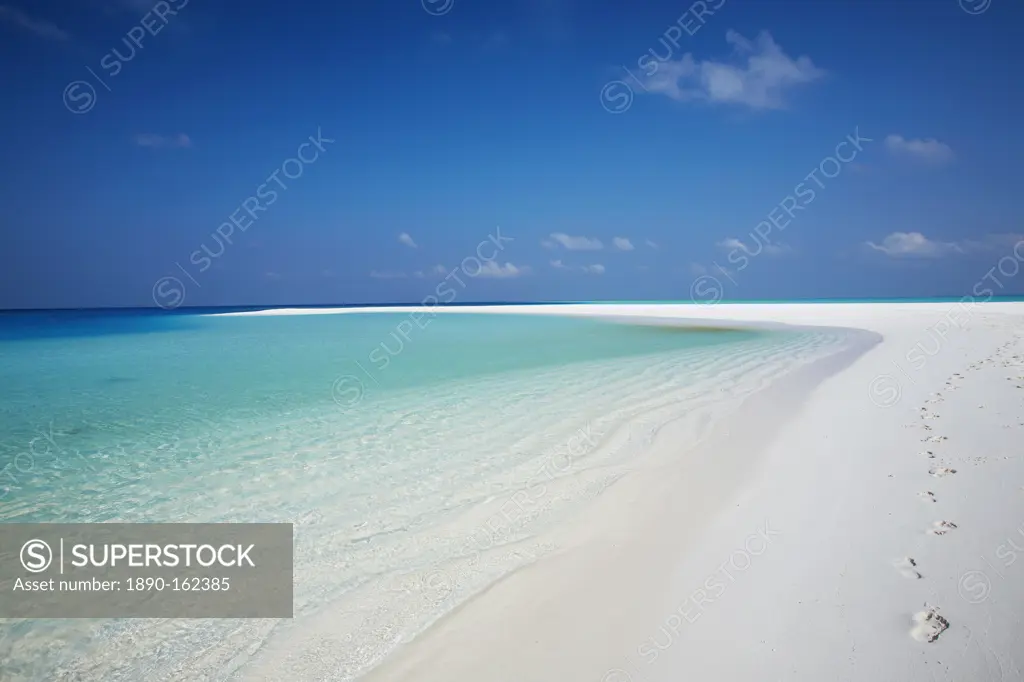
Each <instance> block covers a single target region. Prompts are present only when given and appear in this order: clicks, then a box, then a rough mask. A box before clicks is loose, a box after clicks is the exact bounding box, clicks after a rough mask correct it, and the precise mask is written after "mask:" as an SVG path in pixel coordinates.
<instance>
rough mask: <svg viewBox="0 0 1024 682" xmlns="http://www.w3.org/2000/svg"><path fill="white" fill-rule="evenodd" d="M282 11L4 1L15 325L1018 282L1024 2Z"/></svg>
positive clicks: (472, 0)
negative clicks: (134, 310) (158, 313)
mask: <svg viewBox="0 0 1024 682" xmlns="http://www.w3.org/2000/svg"><path fill="white" fill-rule="evenodd" d="M296 7H297V6H293V5H290V4H288V3H269V2H261V1H256V2H251V3H246V4H245V5H244V8H243V7H241V6H239V5H237V4H234V3H222V2H216V1H210V0H207V1H206V2H199V1H198V0H166V2H150V1H149V0H83V1H81V2H62V3H57V2H49V1H47V0H32V1H31V2H28V1H27V0H0V56H2V59H3V63H4V68H3V69H2V70H0V79H2V83H0V85H2V90H3V92H4V93H5V103H6V104H7V106H5V107H4V108H3V112H2V113H0V116H3V117H4V119H5V120H3V126H2V130H3V133H2V134H0V157H2V158H3V159H4V161H5V163H4V164H3V165H2V170H0V173H2V177H0V186H2V187H3V194H4V202H3V208H4V210H3V212H2V213H0V240H2V241H0V307H3V308H27V307H101V306H152V305H154V303H156V304H158V305H162V306H164V307H175V306H178V305H185V306H193V305H283V304H328V303H369V302H398V301H404V302H414V301H420V300H422V299H424V297H427V296H431V295H438V290H439V287H440V286H441V285H442V283H445V282H446V283H447V285H448V286H447V287H446V288H445V289H444V291H445V292H446V293H445V295H444V296H441V297H440V298H441V299H442V300H448V299H449V298H452V300H455V301H458V302H469V301H474V300H488V301H494V300H508V301H514V300H609V299H622V300H638V299H644V300H647V299H667V300H688V299H690V298H691V296H692V295H694V294H696V295H697V296H698V297H705V298H706V297H707V296H711V295H714V296H725V297H726V298H728V299H759V298H819V297H884V296H893V297H919V296H931V295H937V296H961V295H963V294H967V293H970V292H971V291H972V289H973V288H975V286H976V285H977V283H978V282H979V281H982V280H983V279H985V278H986V276H987V277H988V281H989V282H990V283H991V282H993V280H996V279H997V280H998V282H999V284H998V286H995V285H993V286H992V287H991V288H992V289H994V291H995V293H998V294H1016V293H1021V292H1024V274H1018V273H1017V272H1016V270H1017V268H1018V267H1019V266H1020V263H1021V261H1022V260H1024V245H1021V246H1020V247H1017V250H1016V254H1015V252H1014V248H1015V244H1016V243H1017V241H1018V240H1019V239H1020V238H1021V237H1020V234H1021V233H1024V225H1022V221H1021V216H1022V210H1021V209H1022V196H1021V192H1020V180H1021V173H1020V172H1019V170H1018V169H1017V167H1016V164H1017V163H1018V161H1019V159H1021V158H1024V134H1022V132H1021V130H1020V126H1019V121H1018V120H1017V117H1018V116H1019V111H1020V108H1021V104H1022V100H1024V98H1022V90H1024V85H1022V84H1024V79H1022V78H1021V71H1022V65H1024V47H1022V45H1021V42H1020V40H1019V35H1018V32H1019V28H1020V26H1022V25H1024V24H1022V21H1021V20H1022V19H1024V6H1022V5H1021V3H1019V2H1015V1H1012V0H960V1H959V2H958V0H920V1H911V0H907V1H900V0H891V1H886V2H873V1H868V0H857V1H849V2H844V1H841V0H821V1H819V2H796V1H794V2H773V1H770V0H758V1H753V0H705V1H704V2H692V0H686V1H684V2H663V1H661V0H657V1H655V0H652V1H650V2H645V3H627V2H622V1H621V0H620V1H618V2H612V1H610V0H608V1H605V0H591V1H587V0H509V1H508V2H500V3H495V2H479V1H476V0H422V2H421V0H402V1H398V0H381V1H379V2H373V3H339V2H309V3H303V4H302V8H301V10H300V9H297V8H296ZM812 173H813V175H812ZM808 190H812V191H813V195H808ZM499 229H500V235H501V237H500V238H497V239H495V236H496V235H497V234H499V233H498V232H497V230H499ZM218 230H220V233H221V234H217V231H218ZM496 243H500V246H501V248H500V249H498V248H497V247H495V246H493V244H496ZM481 244H485V245H486V244H491V245H492V246H483V247H482V246H481ZM992 268H997V271H995V272H993V271H992ZM999 269H1001V272H999V271H998V270H999ZM709 287H710V288H711V289H713V290H714V291H715V292H717V293H715V294H708V293H707V292H708V291H709ZM449 291H451V292H454V293H452V294H449V293H447V292H449Z"/></svg>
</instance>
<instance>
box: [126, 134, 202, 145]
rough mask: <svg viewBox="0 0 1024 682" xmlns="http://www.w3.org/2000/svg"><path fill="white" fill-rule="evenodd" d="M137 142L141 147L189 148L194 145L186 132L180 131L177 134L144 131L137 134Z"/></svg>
mask: <svg viewBox="0 0 1024 682" xmlns="http://www.w3.org/2000/svg"><path fill="white" fill-rule="evenodd" d="M135 144H137V145H138V146H140V147H152V148H154V149H159V148H167V147H180V148H187V147H191V146H192V140H191V138H189V136H188V135H186V134H185V133H178V134H177V135H156V134H152V133H143V134H141V135H136V136H135Z"/></svg>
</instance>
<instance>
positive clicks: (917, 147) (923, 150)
mask: <svg viewBox="0 0 1024 682" xmlns="http://www.w3.org/2000/svg"><path fill="white" fill-rule="evenodd" d="M885 146H886V148H887V149H888V150H889V151H890V152H891V153H893V154H896V155H899V156H907V157H911V158H914V159H918V160H920V161H925V162H928V163H935V164H939V163H945V162H947V161H952V160H953V150H952V149H951V148H950V146H949V145H948V144H945V143H944V142H939V141H938V140H935V139H931V138H929V139H927V140H921V139H913V140H908V139H905V138H904V137H903V136H902V135H889V136H888V137H886V138H885Z"/></svg>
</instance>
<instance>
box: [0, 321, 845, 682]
mask: <svg viewBox="0 0 1024 682" xmlns="http://www.w3.org/2000/svg"><path fill="white" fill-rule="evenodd" d="M840 343H841V336H840V335H837V334H835V333H834V332H807V331H792V332H771V333H768V332H762V331H749V330H715V331H711V330H690V329H679V328H665V327H653V326H639V325H626V324H616V323H610V322H601V321H594V320H582V319H559V318H554V317H548V316H525V315H524V316H512V315H501V316H495V315H476V314H457V315H438V316H437V317H435V318H421V319H419V320H418V321H417V320H416V319H415V318H413V317H410V315H408V314H398V313H394V314H365V313H357V314H344V315H310V316H252V317H210V316H196V315H170V316H154V315H142V314H133V313H130V312H125V313H118V314H60V313H55V314H22V315H12V316H0V395H2V398H3V400H2V405H3V407H2V411H0V469H2V472H0V475H2V478H0V496H2V497H0V522H8V523H10V522H27V521H64V522H84V521H114V520H118V521H129V522H143V521H145V522H170V521H218V522H227V521H285V522H292V523H295V524H297V528H296V551H295V584H296V589H295V595H296V596H295V614H296V617H295V619H294V620H291V621H233V620H218V621H116V620H109V621H95V622H92V621H90V622H81V621H77V622H72V621H22V622H18V623H0V661H2V662H3V663H4V668H5V675H7V676H8V677H10V679H15V680H50V679H55V678H56V677H59V676H60V675H64V676H66V677H67V679H80V680H104V681H110V680H135V679H142V678H143V677H144V678H145V679H149V680H157V679H167V680H172V679H198V678H200V677H203V676H206V677H207V678H209V679H285V678H288V679H295V680H303V679H339V680H341V679H352V678H353V677H354V676H355V675H356V674H357V673H358V672H359V671H361V670H364V669H365V668H366V667H368V666H369V665H372V664H373V663H374V662H376V661H378V660H380V658H381V657H382V656H384V655H386V654H387V653H388V651H390V650H391V649H392V648H394V647H395V646H398V645H399V644H400V643H401V641H406V640H407V639H408V638H410V637H412V636H414V635H415V634H416V633H417V632H420V631H422V629H423V628H424V627H426V626H427V625H429V623H430V622H433V620H435V619H436V618H438V617H440V616H441V615H443V614H444V613H446V612H448V611H450V610H451V609H453V608H455V607H456V606H457V605H458V603H460V602H461V601H464V600H465V599H467V598H469V597H470V596H472V594H474V593H475V592H477V591H479V590H481V589H484V588H485V587H486V586H487V585H488V584H490V583H492V582H493V581H494V580H497V579H499V578H500V577H501V576H502V575H504V574H507V572H508V571H510V570H514V569H515V568H516V567H517V566H520V565H522V564H523V563H524V562H528V561H531V560H534V559H536V558H537V557H539V556H542V555H543V554H545V553H546V552H549V551H551V550H552V548H551V547H549V546H547V545H545V544H544V543H543V542H541V541H540V540H538V538H541V537H542V536H543V531H544V530H545V529H547V528H551V527H553V526H554V525H556V524H558V523H560V522H561V521H562V520H564V519H566V518H568V517H569V516H570V515H571V514H573V513H576V512H577V511H578V510H579V509H582V508H583V507H584V506H585V504H586V503H587V502H588V501H589V500H591V499H593V497H594V496H596V495H598V494H600V492H601V490H603V489H605V488H606V487H607V486H608V485H611V484H612V483H613V482H614V481H615V480H616V479H617V477H619V476H621V475H624V474H625V473H627V472H628V471H629V469H630V467H633V466H636V464H637V462H639V461H641V460H642V456H643V452H644V444H645V443H647V442H649V440H650V438H651V437H653V433H654V430H655V429H656V428H657V426H658V425H659V424H661V423H665V422H667V421H668V420H671V419H677V418H682V417H685V418H691V417H692V418H693V419H694V420H695V423H697V422H698V421H701V420H705V418H706V417H708V415H709V414H710V413H711V411H713V410H715V409H718V407H717V406H718V405H720V404H724V403H725V402H728V401H735V400H737V399H739V398H742V397H743V396H744V395H747V394H749V393H750V392H751V391H753V390H755V389H756V388H758V387H760V386H763V385H765V383H766V382H769V381H770V380H772V378H773V377H775V376H777V375H778V374H779V373H781V372H782V371H783V370H784V369H786V368H787V366H786V363H790V364H799V363H801V362H807V361H810V360H811V359H814V358H816V357H819V356H821V355H823V354H827V353H828V352H831V350H830V349H834V348H835V347H838V345H839V344H840ZM698 417H699V419H698ZM638 424H639V425H640V426H641V431H636V430H635V427H636V426H637V425H638ZM567 443H572V444H573V446H572V447H571V448H567ZM568 450H571V453H570V454H571V456H569V455H567V454H566V453H567V451H568ZM555 463H557V466H556V465H555ZM539 476H543V477H544V479H543V480H544V483H543V485H542V487H538V485H537V481H538V477H539ZM541 488H542V489H543V495H540V496H539V497H538V499H536V500H534V501H533V502H532V507H531V511H530V514H529V515H527V517H526V518H524V519H520V520H518V521H517V522H516V523H515V524H509V525H508V527H506V528H503V529H502V531H501V533H500V537H499V535H496V534H495V531H494V524H493V523H490V520H492V519H493V514H494V506H495V505H501V504H502V503H503V502H504V501H506V500H507V498H508V496H509V495H511V494H513V493H516V492H517V491H522V490H526V489H529V490H533V491H536V490H540V489H541ZM483 528H487V529H489V530H488V531H487V532H486V533H481V529H483ZM438 575H440V576H444V578H443V579H442V580H441V581H440V583H438V580H437V579H436V577H437V576H438ZM427 578H429V579H427ZM438 584H441V585H443V586H444V589H443V590H441V592H442V593H441V594H439V593H438V590H437V585H438ZM425 585H432V586H433V587H430V588H429V589H428V588H425V587H424V586H425ZM339 614H341V615H339ZM342 616H344V617H342ZM339 619H340V620H339ZM346 619H347V620H346ZM342 631H344V633H345V634H344V635H342V634H341V633H342ZM125 637H131V639H132V641H133V642H134V645H133V647H132V649H131V650H130V651H129V650H126V649H125V648H124V647H121V646H117V645H116V643H117V642H118V641H122V640H124V638H125ZM326 637H332V638H335V639H336V640H337V641H336V643H335V645H334V646H331V647H328V648H329V651H328V652H322V651H321V652H319V653H317V654H316V656H312V655H310V654H309V650H310V647H320V646H322V643H323V641H324V638H326ZM200 652H201V655H200ZM316 666H320V667H316ZM5 679H6V678H5Z"/></svg>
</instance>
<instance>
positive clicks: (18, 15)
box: [0, 5, 70, 40]
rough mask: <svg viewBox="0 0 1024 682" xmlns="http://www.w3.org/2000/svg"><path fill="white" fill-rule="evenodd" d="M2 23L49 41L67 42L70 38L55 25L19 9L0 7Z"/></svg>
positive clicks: (6, 6)
mask: <svg viewBox="0 0 1024 682" xmlns="http://www.w3.org/2000/svg"><path fill="white" fill-rule="evenodd" d="M0 21H6V22H9V23H12V24H14V25H15V26H17V27H19V28H22V29H24V30H26V31H28V32H29V33H34V34H36V35H37V36H39V37H40V38H45V39H47V40H67V39H68V38H69V37H70V36H69V34H68V32H67V31H65V30H63V29H61V28H58V27H57V26H56V25H55V24H51V23H50V22H49V21H46V20H44V19H35V18H33V17H30V16H29V15H27V14H25V13H24V12H22V11H21V10H20V9H18V8H17V7H10V6H8V5H0Z"/></svg>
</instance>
